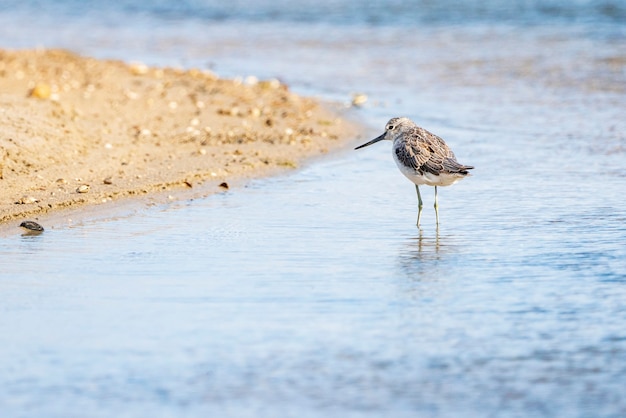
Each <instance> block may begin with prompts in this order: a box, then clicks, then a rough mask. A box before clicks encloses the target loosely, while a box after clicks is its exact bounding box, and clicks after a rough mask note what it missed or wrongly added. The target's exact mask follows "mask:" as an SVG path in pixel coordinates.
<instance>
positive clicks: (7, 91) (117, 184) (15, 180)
mask: <svg viewBox="0 0 626 418" xmlns="http://www.w3.org/2000/svg"><path fill="white" fill-rule="evenodd" d="M357 135H358V129H357V128H356V126H354V125H352V124H350V123H348V122H347V121H345V120H343V119H341V118H340V117H338V115H337V114H336V113H333V112H331V111H329V110H328V109H326V108H324V107H323V106H321V105H320V104H319V103H317V102H316V101H315V100H312V99H309V98H303V97H299V96H297V95H295V94H293V93H291V92H290V91H289V89H288V88H287V86H285V85H283V84H281V83H280V82H279V81H277V80H268V81H259V80H256V79H254V78H249V79H246V80H224V79H219V78H218V77H216V76H215V75H214V74H212V73H210V72H207V71H200V70H194V69H191V70H185V71H183V70H178V69H169V68H149V67H146V66H145V65H143V64H128V63H123V62H119V61H104V60H96V59H92V58H85V57H80V56H77V55H75V54H72V53H69V52H66V51H60V50H26V51H3V50H0V185H1V187H0V223H5V222H7V221H9V220H13V219H22V218H25V217H34V216H35V217H36V216H38V215H41V214H44V213H47V212H50V211H54V210H58V209H62V208H68V207H76V206H78V205H92V206H93V205H95V204H99V203H103V202H110V201H112V200H116V199H120V198H124V197H129V196H137V195H148V194H153V193H159V192H160V193H163V192H165V193H166V192H167V191H169V190H171V191H176V190H181V189H189V188H204V190H207V191H208V192H209V193H210V192H211V190H214V191H219V190H223V189H224V187H225V185H226V184H229V183H230V184H233V182H237V181H240V180H242V179H245V178H250V177H259V176H263V175H269V174H272V173H275V172H276V171H278V170H287V169H293V168H295V167H297V166H298V165H299V164H301V162H302V161H303V160H304V159H305V158H310V157H314V156H318V155H321V154H324V153H327V152H328V151H329V150H331V149H333V148H338V147H341V146H344V145H345V144H346V143H347V141H346V140H349V139H354V138H355V136H357ZM223 183H226V184H223ZM220 185H222V186H221V187H220Z"/></svg>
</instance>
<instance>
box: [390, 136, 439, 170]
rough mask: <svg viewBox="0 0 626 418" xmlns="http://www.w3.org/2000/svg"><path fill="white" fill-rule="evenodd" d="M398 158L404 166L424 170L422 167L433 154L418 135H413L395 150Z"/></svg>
mask: <svg viewBox="0 0 626 418" xmlns="http://www.w3.org/2000/svg"><path fill="white" fill-rule="evenodd" d="M395 153H396V157H398V161H400V162H401V163H402V164H403V165H404V166H406V167H411V168H413V169H414V170H418V171H419V170H422V166H423V165H424V164H425V163H426V162H427V161H428V160H429V159H430V158H431V152H430V150H429V149H428V147H425V146H424V144H423V143H422V142H421V140H420V136H419V134H417V133H414V134H413V133H412V134H411V135H409V136H408V138H406V141H405V142H403V143H402V144H400V145H399V146H398V147H396V148H395Z"/></svg>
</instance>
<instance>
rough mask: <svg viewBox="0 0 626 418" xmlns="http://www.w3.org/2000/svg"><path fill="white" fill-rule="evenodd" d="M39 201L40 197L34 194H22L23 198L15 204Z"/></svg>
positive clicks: (28, 203)
mask: <svg viewBox="0 0 626 418" xmlns="http://www.w3.org/2000/svg"><path fill="white" fill-rule="evenodd" d="M37 202H39V199H37V198H35V197H33V196H22V198H21V199H20V200H18V201H17V202H15V204H17V205H30V204H31V203H37Z"/></svg>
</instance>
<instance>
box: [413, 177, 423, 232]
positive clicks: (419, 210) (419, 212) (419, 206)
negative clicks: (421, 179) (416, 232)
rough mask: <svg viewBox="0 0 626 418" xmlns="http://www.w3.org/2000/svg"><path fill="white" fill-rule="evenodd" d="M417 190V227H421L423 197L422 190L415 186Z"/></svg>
mask: <svg viewBox="0 0 626 418" xmlns="http://www.w3.org/2000/svg"><path fill="white" fill-rule="evenodd" d="M415 190H417V226H418V227H419V226H420V220H421V219H422V206H424V204H423V203H422V195H421V194H420V188H419V187H418V186H417V184H416V185H415Z"/></svg>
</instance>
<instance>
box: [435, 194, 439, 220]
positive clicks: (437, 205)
mask: <svg viewBox="0 0 626 418" xmlns="http://www.w3.org/2000/svg"><path fill="white" fill-rule="evenodd" d="M435 218H437V226H439V203H438V202H437V186H435Z"/></svg>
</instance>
